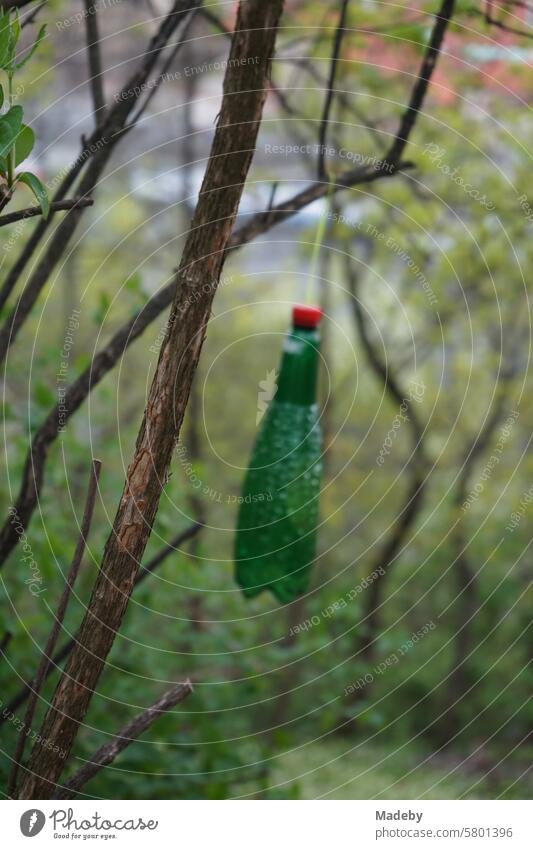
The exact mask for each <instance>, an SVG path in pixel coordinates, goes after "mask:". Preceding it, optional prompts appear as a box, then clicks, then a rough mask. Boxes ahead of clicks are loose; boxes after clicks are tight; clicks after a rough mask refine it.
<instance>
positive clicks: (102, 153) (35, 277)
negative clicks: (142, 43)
mask: <svg viewBox="0 0 533 849" xmlns="http://www.w3.org/2000/svg"><path fill="white" fill-rule="evenodd" d="M200 2H201V0H174V4H173V6H172V9H171V11H170V12H169V13H168V15H167V16H166V17H165V18H164V20H163V21H162V23H161V25H160V27H159V29H158V31H157V32H156V34H155V35H154V36H153V37H152V39H151V41H150V43H149V45H148V48H147V50H146V53H145V54H144V58H143V60H142V62H141V65H140V67H139V68H138V69H137V70H136V71H135V72H134V73H133V75H132V76H131V77H130V79H129V80H128V82H127V83H126V85H125V86H124V88H123V89H122V91H121V92H120V94H119V95H117V98H116V103H115V104H114V105H113V107H112V109H110V110H109V112H108V113H107V115H106V119H105V122H104V124H103V125H102V127H100V128H99V129H98V130H97V131H95V132H94V133H93V136H92V137H91V139H90V140H89V142H87V147H88V149H89V150H94V151H95V152H94V154H93V156H92V157H91V158H90V160H89V164H88V167H87V170H86V172H85V174H84V176H83V177H82V179H81V181H80V185H79V194H80V196H81V197H85V196H88V195H92V194H93V192H94V190H95V187H96V186H97V184H98V182H99V180H100V177H101V175H102V173H103V171H104V169H105V167H106V165H107V163H108V161H109V159H110V157H111V154H112V153H113V151H114V149H115V147H116V145H117V144H118V142H119V141H120V140H121V139H122V138H123V137H124V128H125V125H126V122H127V120H128V118H129V116H130V114H131V111H132V109H133V107H134V105H135V103H136V102H137V100H138V98H139V96H140V94H141V92H142V91H143V90H144V87H145V83H146V80H147V79H148V78H149V76H150V74H151V73H152V70H153V69H154V67H155V65H156V64H157V62H158V60H159V57H160V55H161V53H162V51H163V50H164V48H165V47H166V45H167V44H168V42H169V39H170V38H171V37H172V35H173V33H174V32H175V30H176V28H177V27H178V26H179V25H180V24H181V23H182V22H183V21H184V20H187V18H188V17H189V16H190V15H191V14H194V12H195V11H196V10H197V8H198V5H199V3H200ZM83 165H84V161H82V162H81V164H78V160H77V161H76V163H74V166H73V169H78V173H79V171H80V170H81V168H82V167H83ZM67 177H68V178H70V175H67ZM83 210H84V208H83V207H81V206H78V207H76V208H75V209H74V210H73V211H72V212H71V214H70V215H67V216H65V218H64V219H63V220H62V221H61V223H60V224H59V226H58V227H57V229H56V231H55V232H54V235H53V237H52V239H51V240H50V243H49V245H48V248H47V250H46V253H45V255H44V256H43V257H42V259H41V260H40V262H39V263H38V264H37V265H36V267H35V270H34V271H33V273H32V275H31V277H30V279H29V280H28V282H27V284H26V287H25V288H24V291H23V292H22V294H21V296H20V297H19V299H18V301H17V303H16V305H15V307H14V309H13V310H12V312H11V314H10V315H9V316H8V317H7V318H6V320H5V322H4V325H3V326H2V328H1V329H0V363H1V362H3V360H4V359H5V357H6V355H7V352H8V350H9V348H10V346H11V345H12V344H13V342H14V340H15V339H16V337H17V334H18V332H19V330H20V328H21V327H22V325H23V324H24V322H25V320H26V318H27V317H28V315H29V314H30V312H31V310H32V308H33V305H34V304H35V302H36V300H37V298H38V297H39V294H40V292H41V290H42V289H43V287H44V286H45V284H46V282H47V280H48V278H49V276H50V274H51V273H52V271H53V269H54V268H55V266H56V264H57V263H58V261H59V259H60V257H61V256H62V255H63V253H64V252H65V249H66V247H67V245H68V243H69V241H70V239H71V237H72V235H73V233H74V231H75V230H76V227H77V225H78V223H79V221H80V219H81V217H82V213H83ZM38 229H39V228H38ZM44 232H45V227H42V228H40V230H39V238H41V237H42V234H43V233H44ZM32 244H33V246H34V248H35V246H36V244H38V241H37V237H36V238H35V239H34V240H33V242H32ZM30 256H31V254H30ZM26 258H29V257H28V254H27V253H26ZM19 269H20V264H17V270H19ZM6 285H7V284H6ZM13 286H14V283H13V281H12V278H11V277H10V280H9V287H8V288H9V291H11V289H12V287H13Z"/></svg>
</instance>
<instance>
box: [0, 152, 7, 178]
mask: <svg viewBox="0 0 533 849" xmlns="http://www.w3.org/2000/svg"><path fill="white" fill-rule="evenodd" d="M0 174H7V160H6V159H4V157H3V156H0Z"/></svg>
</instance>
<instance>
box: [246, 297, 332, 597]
mask: <svg viewBox="0 0 533 849" xmlns="http://www.w3.org/2000/svg"><path fill="white" fill-rule="evenodd" d="M321 317H322V313H321V311H320V309H318V307H308V306H295V307H294V309H293V326H292V329H291V331H290V333H289V334H288V335H287V336H286V338H285V342H284V345H283V356H282V360H281V367H280V371H279V377H278V389H277V392H276V396H275V398H274V400H273V401H272V402H271V404H270V406H269V408H268V411H267V413H266V414H265V417H264V419H263V422H262V425H261V429H260V431H259V434H258V437H257V440H256V443H255V446H254V449H253V452H252V457H251V460H250V466H249V469H248V472H247V474H246V477H245V479H244V484H243V489H242V500H241V506H240V510H239V518H238V524H237V537H236V544H235V564H236V577H237V582H238V583H239V585H240V586H241V587H242V590H243V593H244V595H245V596H246V597H248V598H252V597H253V596H256V595H258V594H259V593H260V592H262V591H263V590H265V589H269V590H271V592H272V593H273V594H274V595H275V596H276V598H277V599H278V600H279V601H280V602H282V603H283V604H286V603H288V602H290V601H293V600H294V599H295V598H297V596H299V595H301V594H302V593H304V592H305V591H306V589H307V586H308V584H309V575H310V572H311V568H312V565H313V562H314V560H315V548H316V531H317V524H318V501H319V496H320V481H321V476H322V462H321V451H322V440H321V433H320V423H319V416H318V407H317V403H316V384H317V373H318V361H319V346H320V333H319V329H318V328H319V324H320V319H321Z"/></svg>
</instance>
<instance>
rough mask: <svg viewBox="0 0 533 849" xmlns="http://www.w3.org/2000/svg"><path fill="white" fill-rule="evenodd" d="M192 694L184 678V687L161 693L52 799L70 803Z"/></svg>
mask: <svg viewBox="0 0 533 849" xmlns="http://www.w3.org/2000/svg"><path fill="white" fill-rule="evenodd" d="M192 691H193V688H192V684H191V682H190V681H189V679H188V678H187V679H186V680H185V681H184V682H183V684H177V685H176V686H175V687H172V688H171V689H170V690H167V692H166V693H163V695H162V696H160V697H159V698H158V699H157V701H155V702H154V703H153V705H150V707H149V708H146V710H143V711H142V713H139V714H137V716H136V717H135V718H134V719H132V720H131V722H128V723H127V725H125V726H124V727H123V728H121V729H120V731H119V732H118V733H117V734H115V735H114V737H112V738H111V740H110V741H109V742H108V743H105V744H104V745H103V746H101V747H100V748H99V749H98V751H97V752H95V754H94V755H93V756H92V758H91V759H90V760H89V761H87V762H86V763H85V764H84V765H83V766H82V767H81V768H80V769H79V770H78V771H77V772H75V773H74V775H73V776H72V778H69V780H68V781H67V782H65V784H64V785H63V786H62V787H59V788H58V792H57V793H56V794H54V798H55V799H72V798H73V797H74V796H75V795H76V793H78V792H79V791H80V790H81V788H82V787H84V786H85V784H87V782H88V781H90V780H91V779H92V778H94V776H95V775H97V774H98V773H99V772H100V770H101V769H103V768H104V767H106V766H108V765H109V764H110V763H112V762H113V761H114V760H115V758H116V757H117V756H118V755H120V753H121V752H123V751H124V749H126V748H127V747H128V746H129V745H130V743H133V742H134V741H135V740H136V739H137V738H138V737H140V736H141V734H144V732H145V731H146V730H147V729H148V728H150V726H151V725H152V723H153V722H155V720H156V719H157V718H158V717H159V716H161V714H162V713H166V712H167V711H169V710H170V709H171V708H173V707H175V706H176V705H177V704H179V703H180V702H182V701H183V700H184V699H186V698H187V696H190V694H191V693H192Z"/></svg>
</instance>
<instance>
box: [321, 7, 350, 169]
mask: <svg viewBox="0 0 533 849" xmlns="http://www.w3.org/2000/svg"><path fill="white" fill-rule="evenodd" d="M340 1H341V8H340V16H339V23H338V25H337V29H336V30H335V36H334V39H333V50H332V53H331V60H330V65H329V74H328V81H327V88H326V97H325V99H324V108H323V111H322V118H321V120H320V128H319V131H318V179H319V180H324V181H328V177H327V174H326V153H325V146H326V139H327V134H328V127H329V119H330V114H331V107H332V106H333V100H334V97H335V91H334V89H335V77H336V74H337V67H338V64H339V57H340V52H341V47H342V40H343V38H344V34H345V31H346V30H345V27H346V16H347V14H348V4H349V2H350V0H340ZM328 182H329V181H328Z"/></svg>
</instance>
